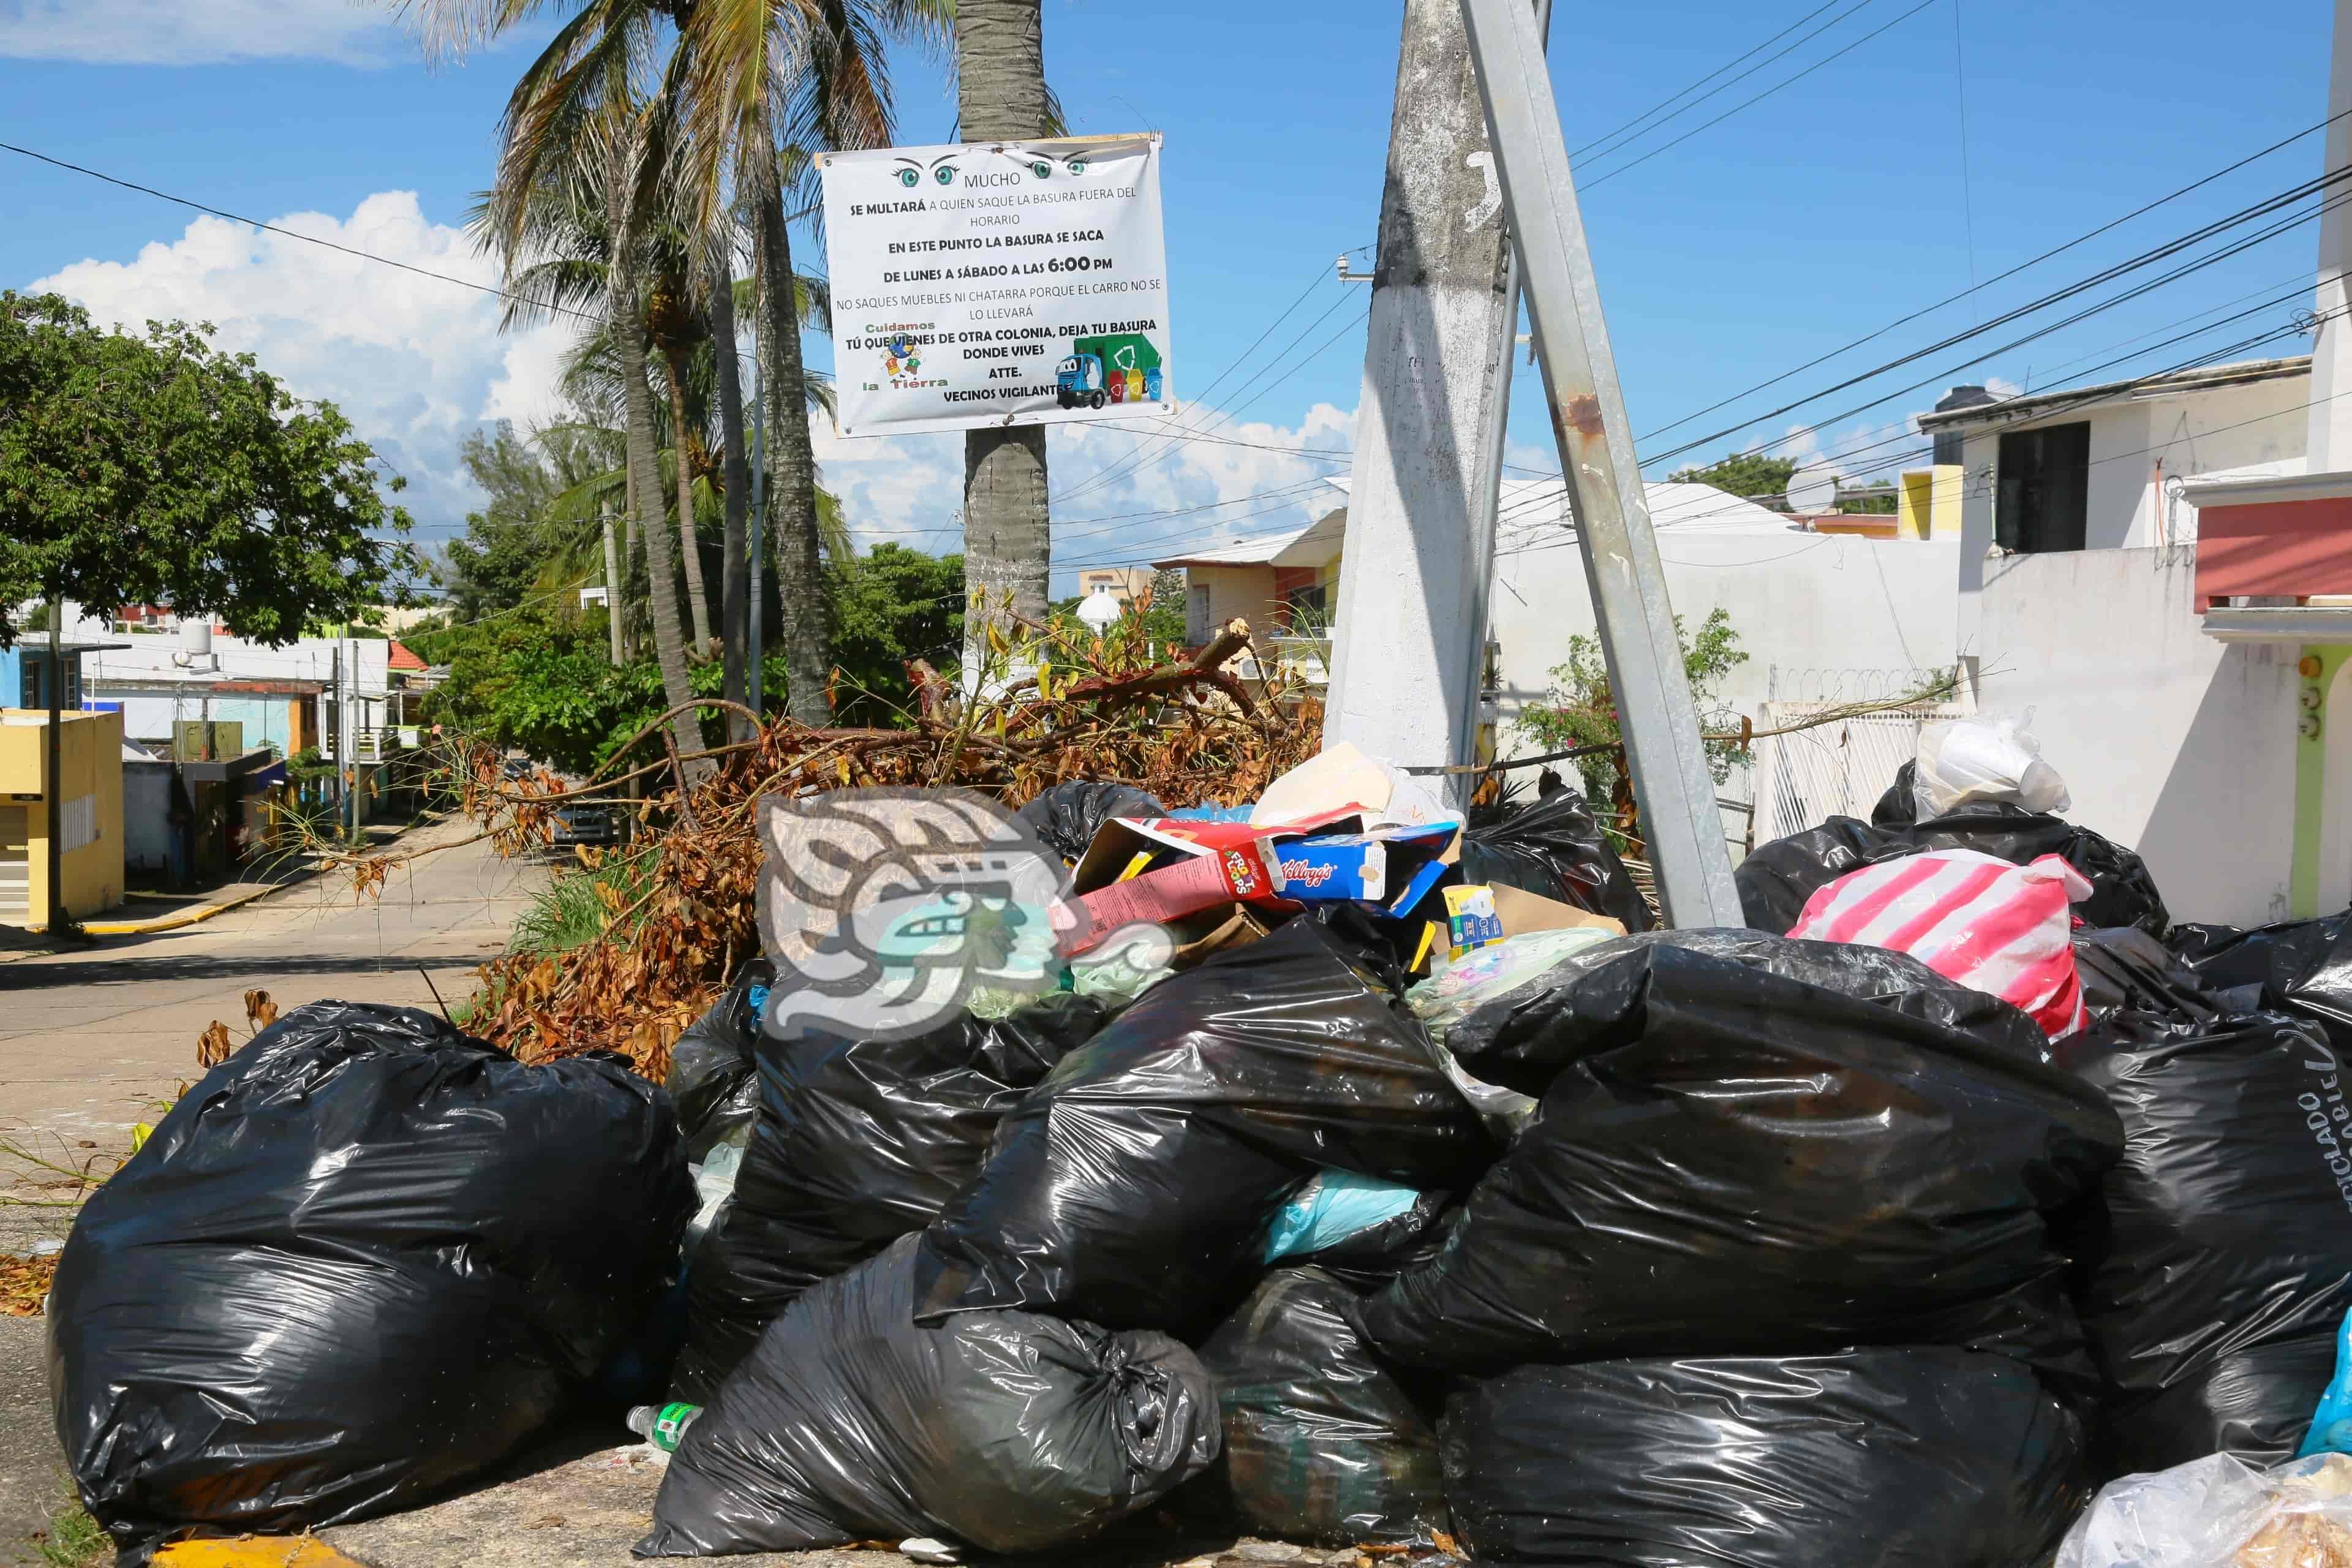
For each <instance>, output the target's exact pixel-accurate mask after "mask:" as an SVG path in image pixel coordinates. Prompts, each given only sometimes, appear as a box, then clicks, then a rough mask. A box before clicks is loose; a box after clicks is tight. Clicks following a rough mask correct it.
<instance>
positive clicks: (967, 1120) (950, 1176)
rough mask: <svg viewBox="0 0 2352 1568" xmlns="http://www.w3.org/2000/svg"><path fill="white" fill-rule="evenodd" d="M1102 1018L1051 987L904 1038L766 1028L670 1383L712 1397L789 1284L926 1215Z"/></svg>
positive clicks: (864, 1254)
mask: <svg viewBox="0 0 2352 1568" xmlns="http://www.w3.org/2000/svg"><path fill="white" fill-rule="evenodd" d="M1105 1016H1107V1015H1106V1013H1105V1010H1104V1008H1103V1005H1101V1004H1100V1003H1098V1002H1096V1001H1093V1000H1091V999H1089V998H1087V997H1084V996H1073V995H1071V994H1068V993H1066V992H1059V993H1055V994H1049V995H1045V996H1043V997H1040V998H1038V999H1037V1000H1036V1001H1034V1002H1032V1003H1029V1004H1027V1005H1024V1006H1021V1007H1018V1008H1015V1009H1014V1010H1013V1012H1012V1013H1011V1014H1009V1015H1007V1016H1005V1017H1003V1018H1001V1019H988V1018H981V1017H975V1016H972V1015H971V1014H970V1013H968V1012H960V1013H958V1014H957V1015H956V1016H955V1017H953V1018H952V1019H950V1021H949V1022H947V1023H945V1024H943V1025H941V1026H939V1027H938V1028H936V1029H933V1030H930V1031H929V1032H928V1033H926V1034H921V1035H917V1036H913V1037H908V1038H906V1039H883V1040H870V1039H869V1040H856V1039H848V1038H845V1037H842V1036H839V1035H834V1034H829V1033H826V1032H825V1031H824V1030H820V1029H814V1028H809V1029H803V1030H802V1031H801V1032H799V1033H798V1034H796V1035H794V1036H793V1037H792V1038H791V1039H788V1040H769V1039H762V1040H761V1042H760V1045H759V1047H758V1048H759V1058H760V1074H759V1081H760V1092H761V1101H760V1106H761V1109H760V1119H759V1122H758V1124H757V1126H756V1127H754V1129H753V1130H752V1134H751V1147H750V1148H748V1149H746V1150H745V1151H744V1153H743V1165H742V1169H741V1170H740V1172H739V1173H737V1175H736V1178H735V1194H734V1198H733V1200H732V1202H730V1204H729V1205H728V1207H727V1210H726V1212H725V1214H724V1215H721V1217H720V1218H719V1223H718V1224H717V1226H714V1227H713V1229H712V1230H711V1233H710V1235H709V1237H707V1238H706V1239H705V1240H704V1242H703V1244H702V1246H701V1247H700V1248H699V1249H698V1250H697V1251H696V1253H695V1258H694V1267H693V1268H692V1269H691V1270H690V1271H689V1273H688V1279H687V1289H688V1323H689V1328H688V1336H687V1342H686V1348H685V1350H684V1352H682V1353H681V1354H680V1355H679V1357H678V1361H677V1368H676V1370H675V1372H674V1373H673V1374H672V1375H673V1379H674V1382H673V1387H674V1388H675V1390H676V1392H677V1396H678V1397H679V1398H681V1399H686V1400H690V1401H692V1402H694V1403H696V1404H704V1403H707V1402H708V1401H709V1397H710V1395H711V1394H714V1393H715V1392H717V1390H718V1387H719V1380H720V1379H722V1378H724V1377H725V1376H726V1375H727V1373H729V1372H730V1371H731V1370H733V1368H734V1366H735V1364H736V1363H738V1362H740V1361H741V1360H742V1359H743V1358H744V1356H746V1355H748V1354H750V1353H751V1347H752V1346H753V1345H754V1344H756V1343H758V1342H759V1339H760V1334H761V1331H762V1330H764V1329H765V1328H766V1327H767V1326H768V1325H769V1324H770V1323H771V1322H773V1321H775V1319H776V1316H777V1314H779V1313H781V1312H782V1310H784V1309H785V1308H786V1307H788V1306H790V1305H791V1304H792V1301H793V1298H794V1297H796V1296H798V1295H799V1294H800V1293H801V1292H802V1291H803V1290H805V1289H808V1288H809V1287H810V1286H812V1285H814V1284H815V1283H816V1282H817V1281H818V1280H820V1279H831V1278H832V1277H833V1276H834V1275H836V1274H839V1273H840V1272H842V1271H843V1270H844V1269H846V1268H851V1267H853V1266H854V1265H856V1264H859V1263H862V1262H864V1261H865V1260H866V1259H867V1258H871V1257H873V1256H874V1255H875V1254H876V1253H877V1252H879V1251H881V1250H882V1249H883V1248H884V1247H887V1246H889V1245H890V1243H891V1242H893V1241H895V1240H897V1239H898V1237H902V1236H904V1235H906V1234H907V1233H908V1231H915V1230H920V1229H922V1228H923V1226H927V1225H929V1223H930V1222H931V1220H932V1218H933V1217H934V1216H936V1215H938V1214H939V1212H940V1207H941V1205H944V1204H946V1202H947V1201H948V1199H949V1198H950V1197H951V1196H953V1195H954V1194H955V1192H956V1189H958V1188H959V1187H961V1186H962V1185H963V1184H964V1183H966V1182H968V1181H970V1180H971V1177H972V1175H973V1174H974V1173H976V1172H978V1171H979V1169H980V1166H981V1162H982V1158H983V1157H984V1156H985V1155H986V1153H987V1151H988V1145H989V1140H990V1139H991V1138H992V1136H994V1134H995V1132H996V1129H997V1124H998V1123H999V1122H1000V1121H1003V1118H1004V1116H1005V1114H1006V1113H1007V1112H1009V1111H1010V1110H1012V1109H1013V1107H1014V1106H1015V1105H1018V1104H1019V1103H1020V1102H1021V1100H1022V1098H1023V1097H1024V1096H1025V1095H1026V1094H1027V1093H1028V1092H1029V1090H1030V1089H1033V1088H1034V1087H1035V1086H1036V1084H1037V1081H1038V1080H1039V1079H1043V1078H1044V1077H1045V1074H1046V1073H1047V1072H1048V1071H1049V1070H1050V1069H1051V1068H1053V1066H1054V1064H1055V1063H1056V1062H1058V1061H1060V1060H1061V1059H1062V1058H1063V1057H1065V1056H1066V1055H1067V1054H1068V1053H1069V1052H1070V1051H1072V1050H1073V1049H1075V1048H1076V1047H1078V1046H1079V1045H1081V1044H1083V1043H1084V1042H1085V1041H1086V1039H1087V1037H1089V1036H1091V1035H1092V1034H1093V1033H1094V1032H1095V1031H1096V1029H1097V1027H1099V1026H1101V1024H1102V1021H1103V1019H1104V1017H1105Z"/></svg>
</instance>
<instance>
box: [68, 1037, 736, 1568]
mask: <svg viewBox="0 0 2352 1568" xmlns="http://www.w3.org/2000/svg"><path fill="white" fill-rule="evenodd" d="M693 1210H694V1187H693V1184H691V1183H690V1182H689V1181H688V1179H687V1173H686V1151H685V1148H684V1146H683V1144H682V1142H680V1140H679V1137H678V1131H677V1116H676V1114H675V1113H674V1112H673V1111H672V1110H671V1109H670V1105H669V1097H668V1096H667V1095H666V1094H664V1093H663V1092H662V1091H661V1090H660V1089H657V1088H656V1087H655V1086H654V1085H652V1084H650V1083H647V1082H646V1081H645V1080H644V1079H640V1078H637V1077H635V1075H633V1074H632V1073H630V1072H629V1071H628V1070H627V1068H625V1065H623V1064H622V1063H621V1062H620V1061H619V1058H609V1057H604V1058H587V1057H574V1058H569V1059H567V1060H563V1061H558V1062H551V1063H549V1064H547V1065H546V1066H544V1067H525V1066H523V1065H522V1064H520V1063H519V1062H517V1061H514V1060H513V1059H512V1058H509V1057H508V1056H506V1055H505V1054H504V1053H503V1052H500V1051H499V1050H497V1049H496V1048H494V1047H490V1046H488V1045H486V1044H484V1043H483V1042H481V1041H479V1040H476V1039H472V1038H469V1037H467V1036H465V1035H462V1034H460V1033H458V1032H457V1030H456V1029H455V1028H453V1027H451V1026H449V1025H447V1024H445V1023H443V1022H442V1021H441V1020H440V1019H438V1018H436V1017H434V1016H431V1015H429V1014H426V1013H424V1012H421V1011H418V1010H417V1009H415V1008H408V1007H378V1006H369V1005H362V1004H358V1003H347V1002H318V1003H313V1004H311V1005H308V1006H304V1007H297V1008H295V1009H294V1010H293V1011H291V1012H289V1013H288V1014H286V1015H285V1016H283V1017H281V1018H279V1019H278V1021H277V1022H276V1023H275V1024H273V1025H271V1026H269V1027H268V1028H267V1029H264V1030H263V1031H262V1032H261V1033H260V1034H259V1035H257V1036H256V1037H254V1039H253V1041H252V1043H251V1044H249V1045H247V1046H246V1047H245V1048H244V1049H242V1050H240V1051H238V1052H237V1053H236V1055H234V1056H232V1057H231V1058H229V1059H228V1060H227V1061H226V1063H224V1064H222V1065H221V1066H219V1067H217V1068H214V1069H213V1070H212V1071H211V1072H210V1073H208V1074H206V1075H205V1078H204V1079H203V1081H202V1082H200V1083H198V1084H197V1085H196V1086H195V1088H194V1089H190V1090H189V1091H188V1092H187V1093H185V1094H184V1095H182V1096H181V1097H180V1100H179V1102H178V1103H177V1104H176V1105H174V1106H173V1108H172V1110H170V1112H169V1113H168V1114H166V1115H165V1116H164V1118H163V1121H161V1122H159V1123H157V1125H156V1128H155V1131H154V1132H153V1134H152V1136H150V1137H149V1139H148V1140H147V1142H146V1144H145V1146H144V1147H143V1148H142V1149H141V1150H140V1151H139V1152H138V1153H137V1154H134V1155H133V1156H131V1162H130V1163H128V1164H127V1165H125V1166H124V1167H123V1168H122V1170H121V1172H120V1173H118V1174H116V1175H115V1176H114V1177H113V1178H112V1179H111V1180H110V1181H109V1182H108V1183H107V1184H105V1185H104V1186H102V1187H100V1189H99V1190H98V1191H97V1193H96V1194H93V1195H92V1196H91V1198H90V1200H89V1204H88V1205H86V1206H85V1207H84V1208H83V1209H82V1211H81V1215H80V1217H79V1219H77V1220H76V1221H75V1224H74V1228H73V1234H72V1237H71V1238H70V1239H69V1240H68V1242H67V1244H66V1250H65V1255H64V1257H63V1258H60V1259H59V1261H58V1276H57V1285H56V1290H55V1294H54V1295H53V1297H52V1298H51V1300H50V1303H49V1317H48V1325H49V1381H50V1391H51V1394H52V1396H53V1398H54V1400H55V1404H56V1410H57V1421H58V1438H59V1440H60V1441H61V1442H62V1443H63V1445H64V1447H65V1453H66V1459H67V1462H68V1465H69V1466H70V1467H71V1468H72V1470H73V1475H74V1480H75V1484H76V1485H77V1487H78V1488H79V1490H80V1493H81V1499H82V1501H83V1503H84V1505H85V1506H87V1507H88V1508H89V1511H90V1512H91V1513H92V1514H93V1515H95V1516H96V1517H97V1519H98V1521H99V1522H100V1524H102V1525H104V1526H105V1527H106V1529H107V1531H108V1532H109V1533H110V1534H111V1535H112V1536H113V1537H114V1539H115V1541H116V1542H117V1543H118V1544H119V1545H121V1546H122V1547H123V1548H125V1549H126V1550H127V1551H131V1552H142V1551H143V1550H144V1549H146V1548H148V1547H150V1546H152V1545H153V1544H155V1543H156V1542H161V1541H163V1540H164V1539H165V1538H167V1537H170V1536H172V1535H174V1534H179V1533H187V1532H191V1531H193V1532H196V1533H206V1534H235V1533H239V1532H243V1531H260V1532H264V1533H268V1534H279V1533H285V1532H289V1531H299V1530H305V1529H311V1528H316V1527H318V1526H320V1525H327V1524H333V1523H336V1522H338V1521H343V1520H349V1519H356V1518H360V1517H362V1516H364V1515H368V1514H373V1513H382V1512H384V1511H387V1510H393V1509H397V1508H401V1507H404V1506H407V1505H409V1504H411V1503H414V1502H415V1500H418V1499H419V1498H421V1497H423V1496H425V1494H427V1493H430V1492H432V1491H434V1490H435V1489H438V1488H441V1487H445V1486H447V1485H449V1484H450V1483H452V1482H455V1481H458V1480H461V1479H465V1478H467V1477H468V1476H472V1475H475V1474H478V1472H480V1471H481V1470H483V1469H485V1468H488V1467H489V1466H491V1465H494V1464H496V1463H498V1462H499V1460H500V1459H502V1458H505V1457H506V1456H507V1455H508V1454H509V1453H511V1452H512V1451H513V1450H514V1449H515V1448H516V1447H518V1446H519V1445H520V1444H521V1443H522V1442H523V1441H524V1440H525V1439H527V1438H529V1437H530V1436H532V1435H533V1434H534V1433H535V1432H537V1431H538V1430H539V1429H540V1428H541V1427H542V1426H545V1425H546V1424H547V1423H548V1422H549V1420H550V1419H551V1418H552V1417H554V1416H557V1415H561V1414H562V1413H563V1411H564V1410H565V1409H566V1407H567V1406H568V1405H570V1404H571V1403H572V1400H573V1399H574V1397H575V1396H576V1395H578V1394H581V1393H582V1392H583V1390H584V1389H586V1388H587V1387H588V1386H589V1384H590V1383H591V1381H592V1379H593V1378H594V1377H595V1376H596V1374H597V1373H598V1371H599V1369H600V1368H601V1367H602V1366H603V1365H604V1363H605V1361H606V1359H607V1358H608V1356H610V1355H611V1354H612V1353H613V1352H614V1351H615V1350H617V1349H619V1348H621V1346H622V1345H623V1343H624V1342H625V1341H627V1340H628V1339H629V1338H630V1337H631V1336H633V1335H635V1333H636V1332H637V1331H639V1329H640V1327H641V1326H642V1324H643V1323H644V1321H645V1320H646V1317H647V1314H648V1312H649V1311H650V1310H651V1309H652V1307H653V1305H654V1303H655V1300H656V1298H657V1297H658V1296H659V1294H660V1293H661V1291H662V1289H663V1287H664V1286H665V1284H666V1283H667V1279H668V1278H669V1275H670V1273H671V1272H672V1271H673V1270H674V1268H675V1266H676V1259H677V1244H678V1235H679V1232H680V1231H681V1230H682V1229H683V1228H684V1226H685V1225H686V1220H687V1216H688V1215H689V1214H691V1213H692V1212H693Z"/></svg>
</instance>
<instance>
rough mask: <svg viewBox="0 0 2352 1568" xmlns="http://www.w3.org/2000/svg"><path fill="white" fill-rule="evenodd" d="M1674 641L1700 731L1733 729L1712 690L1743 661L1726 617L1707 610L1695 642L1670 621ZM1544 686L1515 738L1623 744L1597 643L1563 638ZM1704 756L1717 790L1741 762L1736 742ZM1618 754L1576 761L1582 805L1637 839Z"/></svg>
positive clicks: (1546, 745) (1715, 746)
mask: <svg viewBox="0 0 2352 1568" xmlns="http://www.w3.org/2000/svg"><path fill="white" fill-rule="evenodd" d="M1675 638H1676V640H1677V641H1679V642H1680V643H1681V644H1682V650H1683V673H1684V674H1685V676H1686V677H1688V678H1689V680H1690V689H1691V699H1692V700H1693V702H1694V703H1695V704H1696V706H1697V708H1698V722H1699V728H1700V729H1701V730H1702V731H1720V730H1723V729H1725V728H1727V727H1728V726H1731V725H1736V724H1737V723H1738V715H1736V714H1734V713H1732V712H1730V711H1729V710H1727V709H1726V708H1724V707H1723V705H1722V704H1721V703H1720V702H1718V701H1717V700H1716V688H1717V686H1718V685H1719V684H1720V683H1721V682H1722V680H1723V678H1724V677H1725V676H1727V675H1728V674H1730V673H1731V671H1732V670H1734V669H1736V668H1738V667H1739V666H1741V665H1743V664H1746V663H1747V662H1748V655H1747V654H1746V653H1744V652H1743V651H1741V649H1740V647H1739V633H1738V631H1737V630H1735V629H1734V628H1733V626H1732V625H1731V616H1729V615H1728V614H1727V613H1726V612H1725V611H1724V610H1723V609H1722V608H1721V607H1720V606H1717V608H1715V609H1712V610H1709V611H1708V612H1707V614H1706V620H1704V621H1702V622H1700V623H1699V628H1698V635H1697V636H1696V637H1693V636H1691V634H1690V629H1689V628H1688V627H1687V626H1684V625H1683V618H1682V617H1681V616H1675ZM1551 681H1552V684H1551V689H1550V690H1549V691H1548V692H1546V693H1545V694H1544V699H1543V700H1542V701H1541V702H1538V703H1531V704H1529V705H1528V707H1527V708H1526V709H1525V710H1522V711H1521V712H1520V714H1519V719H1518V723H1517V726H1516V728H1517V731H1518V733H1519V734H1520V735H1521V736H1523V737H1525V738H1526V739H1527V740H1528V741H1530V742H1534V746H1535V749H1536V750H1538V751H1542V752H1560V751H1567V750H1569V749H1570V747H1575V746H1606V747H1612V748H1615V747H1622V745H1623V744H1624V736H1623V735H1622V733H1621V732H1620V731H1619V730H1618V727H1617V696H1616V693H1615V692H1613V691H1612V690H1611V689H1610V686H1609V666H1608V661H1607V660H1605V659H1604V658H1601V640H1600V639H1599V638H1598V637H1588V636H1585V635H1583V634H1581V633H1580V634H1578V635H1577V636H1575V637H1570V638H1569V639H1568V662H1567V663H1566V664H1561V665H1555V666H1553V667H1552V671H1551ZM1706 754H1707V762H1708V763H1709V764H1710V766H1711V768H1712V769H1713V772H1714V773H1715V782H1716V783H1717V784H1721V783H1722V782H1723V781H1724V780H1726V779H1727V778H1729V777H1730V776H1731V770H1732V768H1733V767H1734V766H1736V765H1738V764H1739V763H1740V762H1741V760H1742V756H1741V752H1740V749H1739V743H1738V742H1737V741H1709V742H1706ZM1621 755H1622V753H1621V752H1617V751H1614V750H1612V751H1605V752H1596V753H1595V754H1593V755H1591V756H1588V757H1579V758H1578V759H1577V760H1576V767H1577V771H1578V772H1579V773H1582V774H1583V775H1584V793H1585V795H1586V796H1587V798H1589V799H1591V800H1592V801H1595V802H1600V801H1608V802H1611V803H1612V804H1613V805H1615V806H1616V809H1617V813H1618V826H1619V828H1620V830H1621V831H1622V832H1624V833H1626V834H1628V835H1630V836H1632V837H1636V838H1638V837H1641V835H1640V832H1639V824H1638V822H1637V821H1636V820H1635V818H1634V814H1633V785H1632V782H1631V781H1630V780H1628V779H1627V778H1626V777H1625V774H1624V773H1623V771H1622V769H1621V768H1620V766H1619V760H1620V757H1621Z"/></svg>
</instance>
